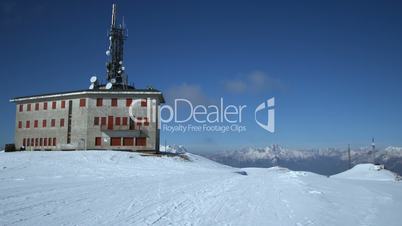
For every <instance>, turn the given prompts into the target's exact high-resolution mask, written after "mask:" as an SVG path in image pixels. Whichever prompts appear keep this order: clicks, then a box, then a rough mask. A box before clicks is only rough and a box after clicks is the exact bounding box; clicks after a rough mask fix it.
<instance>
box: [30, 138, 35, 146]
mask: <svg viewBox="0 0 402 226" xmlns="http://www.w3.org/2000/svg"><path fill="white" fill-rule="evenodd" d="M34 145H35V143H34V139H33V138H31V146H34Z"/></svg>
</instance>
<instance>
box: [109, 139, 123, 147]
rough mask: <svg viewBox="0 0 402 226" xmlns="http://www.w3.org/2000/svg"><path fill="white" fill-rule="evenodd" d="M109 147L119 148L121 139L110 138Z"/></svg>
mask: <svg viewBox="0 0 402 226" xmlns="http://www.w3.org/2000/svg"><path fill="white" fill-rule="evenodd" d="M110 145H111V146H121V137H111V138H110Z"/></svg>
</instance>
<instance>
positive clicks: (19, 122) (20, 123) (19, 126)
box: [18, 121, 22, 129]
mask: <svg viewBox="0 0 402 226" xmlns="http://www.w3.org/2000/svg"><path fill="white" fill-rule="evenodd" d="M21 128H22V122H21V121H18V129H21Z"/></svg>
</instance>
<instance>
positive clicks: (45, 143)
mask: <svg viewBox="0 0 402 226" xmlns="http://www.w3.org/2000/svg"><path fill="white" fill-rule="evenodd" d="M43 146H47V138H43Z"/></svg>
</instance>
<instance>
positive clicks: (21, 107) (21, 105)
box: [20, 104, 24, 112]
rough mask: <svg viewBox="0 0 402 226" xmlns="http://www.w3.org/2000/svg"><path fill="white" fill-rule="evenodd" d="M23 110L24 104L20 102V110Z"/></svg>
mask: <svg viewBox="0 0 402 226" xmlns="http://www.w3.org/2000/svg"><path fill="white" fill-rule="evenodd" d="M22 111H24V105H23V104H20V112H22Z"/></svg>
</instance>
